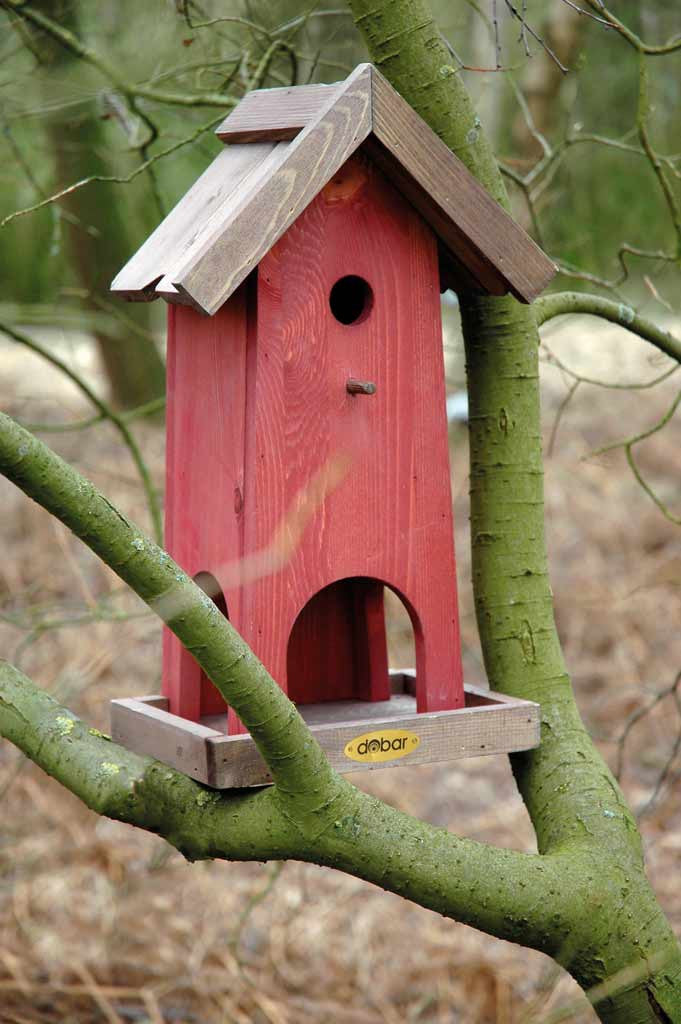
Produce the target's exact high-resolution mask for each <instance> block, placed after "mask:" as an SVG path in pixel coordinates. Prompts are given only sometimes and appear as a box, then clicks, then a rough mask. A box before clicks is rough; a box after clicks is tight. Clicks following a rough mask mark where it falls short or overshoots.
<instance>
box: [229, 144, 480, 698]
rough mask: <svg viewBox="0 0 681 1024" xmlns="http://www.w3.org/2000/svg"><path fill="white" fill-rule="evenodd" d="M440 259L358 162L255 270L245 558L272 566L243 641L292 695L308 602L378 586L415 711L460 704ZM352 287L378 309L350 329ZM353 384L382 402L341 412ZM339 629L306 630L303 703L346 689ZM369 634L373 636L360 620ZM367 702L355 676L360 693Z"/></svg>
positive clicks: (405, 207)
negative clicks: (296, 636) (338, 306)
mask: <svg viewBox="0 0 681 1024" xmlns="http://www.w3.org/2000/svg"><path fill="white" fill-rule="evenodd" d="M437 260H438V256H437V242H436V239H435V236H434V235H433V233H432V231H431V230H430V228H429V227H428V226H427V225H426V224H425V223H424V221H423V220H422V219H421V218H420V217H419V216H418V214H417V213H416V212H415V211H414V210H413V209H412V208H411V207H410V206H409V204H408V203H407V202H406V201H405V200H404V199H403V198H402V196H401V195H399V193H398V192H397V191H396V190H395V189H394V188H393V187H392V185H391V183H390V182H389V181H387V180H386V179H385V178H384V176H383V175H382V174H381V172H380V171H378V170H377V169H376V168H375V167H373V165H372V164H371V162H370V161H368V160H367V159H366V158H365V157H361V156H355V157H353V158H352V160H350V161H348V162H347V163H346V164H345V165H344V166H343V168H342V169H341V170H340V171H339V172H338V174H337V175H336V176H335V177H334V178H333V179H332V180H331V181H330V182H329V184H328V186H327V187H326V188H325V189H323V190H322V192H321V193H320V195H318V196H317V198H316V199H315V200H314V201H313V202H312V203H310V204H309V205H308V207H307V209H306V210H305V211H304V213H303V214H302V215H301V216H300V217H299V218H298V219H297V221H296V222H295V224H293V225H292V226H291V228H290V229H289V230H288V231H287V232H286V234H285V235H284V236H283V237H282V238H281V239H280V241H279V242H278V243H277V245H275V246H274V247H273V248H272V249H271V250H270V252H269V253H268V254H267V256H266V257H265V258H264V259H263V261H262V262H261V264H260V268H259V272H258V302H257V305H258V313H257V343H256V346H255V348H254V364H253V370H252V373H251V372H250V371H249V387H252V388H253V397H252V399H251V398H249V400H248V408H249V410H250V411H249V416H248V417H247V426H246V430H247V439H246V463H245V471H244V472H245V477H246V480H247V482H248V483H247V494H246V508H245V515H244V523H245V534H244V551H245V554H246V557H248V556H249V553H255V552H261V553H265V560H264V561H262V562H261V566H260V567H261V572H260V573H259V575H258V577H257V578H255V579H254V580H253V582H252V584H251V585H249V586H248V587H247V588H244V591H243V604H242V612H241V618H240V621H239V624H237V623H236V622H235V623H234V624H235V626H236V627H237V628H238V629H239V632H240V633H241V634H242V635H243V636H244V639H245V640H246V641H247V643H249V644H250V646H251V647H253V649H254V650H255V651H256V653H257V654H258V657H259V658H260V659H261V660H262V661H263V663H264V664H265V666H266V667H267V669H268V670H269V671H270V673H271V674H272V675H273V677H274V678H275V679H276V680H277V682H279V683H280V685H281V686H282V687H283V688H284V689H287V688H288V683H287V680H288V675H289V667H288V655H289V652H288V642H289V636H290V635H291V631H292V630H293V628H294V623H295V621H296V619H297V617H298V616H299V615H300V614H301V612H303V610H304V609H305V608H306V606H307V605H308V602H310V601H311V600H313V599H315V601H319V600H320V598H319V597H317V596H316V595H318V594H319V592H320V590H322V589H323V588H324V587H326V586H329V585H331V584H335V583H337V582H338V581H357V580H359V579H368V580H371V581H376V582H378V583H379V584H385V585H387V586H389V587H391V588H392V589H393V590H395V592H396V593H397V594H398V595H399V596H400V597H401V599H402V600H403V602H404V603H405V605H406V606H407V609H408V611H409V613H410V615H411V618H412V624H413V627H414V633H415V643H416V653H417V669H418V676H419V691H418V703H419V710H421V711H426V710H441V709H444V708H453V707H456V706H458V705H459V704H461V702H462V700H463V690H462V679H461V662H460V652H459V635H458V613H457V595H456V583H455V580H456V574H455V559H454V542H453V525H452V513H451V490H450V483H449V451H448V439H447V424H446V413H445V390H444V367H443V358H442V342H441V321H440V297H439V288H438V262H437ZM350 275H353V276H356V277H359V278H360V279H362V280H363V281H364V282H366V283H367V285H368V286H369V289H370V294H371V299H370V300H369V301H368V305H367V308H366V309H365V312H364V314H363V315H361V316H360V317H359V319H358V320H357V321H356V322H355V323H351V324H349V325H348V324H344V323H340V322H338V320H337V319H336V318H335V317H334V315H333V313H332V312H331V309H330V304H329V296H330V293H331V290H332V288H333V286H334V284H335V283H336V282H338V281H339V280H340V279H342V278H345V277H347V276H350ZM349 378H357V379H360V380H370V381H373V382H375V383H376V393H375V394H374V395H371V396H368V395H349V394H348V393H347V390H346V382H347V380H348V379H349ZM308 612H309V609H308ZM326 612H327V613H330V609H328V608H327V609H326ZM310 614H311V613H310ZM333 614H334V623H335V625H334V628H333V629H331V630H329V631H328V632H325V631H324V627H323V626H322V625H321V622H320V620H317V622H316V624H315V622H314V621H313V622H312V623H308V626H307V630H306V637H307V639H306V642H305V643H303V644H301V646H300V654H299V665H301V669H300V672H301V674H300V679H301V684H302V685H303V686H304V693H305V699H307V700H309V699H310V696H309V690H308V687H309V686H311V687H313V688H315V687H316V689H317V691H318V692H319V687H320V686H322V685H324V686H325V685H326V682H327V681H329V682H330V683H331V684H332V685H333V686H335V685H336V682H337V683H338V685H339V686H343V685H347V682H346V683H343V682H342V672H341V670H338V671H335V670H333V668H332V667H331V663H332V662H333V661H334V660H337V661H338V662H341V663H342V664H345V665H346V668H345V669H344V671H347V662H346V660H345V659H350V658H352V657H356V655H357V646H356V644H357V641H356V644H355V648H354V654H350V653H349V652H348V649H347V648H348V645H349V643H350V641H349V639H348V638H349V636H350V627H349V625H346V626H343V623H342V621H341V619H342V609H341V608H340V607H338V608H336V609H335V611H334V613H333ZM322 618H323V616H322ZM233 621H234V620H233ZM360 621H362V622H363V625H362V627H361V628H362V629H364V630H365V631H366V632H367V636H368V635H369V632H370V629H371V628H372V627H371V625H370V622H369V618H368V608H365V613H364V616H363V619H362V620H360ZM334 637H336V638H337V639H336V640H335V641H334ZM381 637H382V633H381ZM376 639H377V643H376V644H372V645H371V650H369V648H368V647H367V650H366V654H365V656H364V659H363V662H364V664H365V665H366V664H368V661H369V659H370V657H374V655H375V660H374V664H375V666H376V668H375V673H376V674H375V675H374V676H373V677H372V680H371V682H370V683H368V684H367V685H366V692H367V693H373V692H374V688H375V687H379V683H378V677H379V676H378V673H379V672H380V670H379V668H378V665H379V661H380V657H381V656H380V655H379V654H378V649H379V646H380V644H381V643H384V640H382V639H381V638H379V637H377V638H376ZM382 657H383V658H385V655H383V656H382ZM305 659H307V662H306V663H305ZM315 663H316V664H315ZM383 664H385V661H383ZM313 665H315V667H314V668H313ZM314 671H317V673H318V681H317V682H316V684H314V683H313V681H312V679H311V678H310V673H311V672H314ZM292 678H294V679H296V680H297V679H298V675H297V673H293V674H292ZM334 680H335V681H336V682H334ZM295 685H296V686H298V685H299V683H298V682H296V684H295ZM364 685H365V684H363V683H361V682H360V674H356V675H355V676H354V681H353V687H355V686H356V687H357V688H358V689H356V690H355V691H354V692H355V693H358V692H359V691H361V689H362V687H363V686H364ZM382 685H384V684H382ZM375 692H376V693H377V694H378V692H379V691H378V689H376V690H375ZM346 696H350V694H346ZM299 699H300V695H299ZM317 699H319V698H317Z"/></svg>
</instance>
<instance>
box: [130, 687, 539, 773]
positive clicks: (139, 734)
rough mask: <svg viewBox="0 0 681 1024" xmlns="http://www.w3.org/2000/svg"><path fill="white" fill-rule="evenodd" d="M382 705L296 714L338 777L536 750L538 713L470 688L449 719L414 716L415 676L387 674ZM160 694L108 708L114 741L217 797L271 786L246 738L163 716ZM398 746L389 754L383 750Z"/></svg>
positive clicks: (210, 720)
mask: <svg viewBox="0 0 681 1024" xmlns="http://www.w3.org/2000/svg"><path fill="white" fill-rule="evenodd" d="M390 681H391V688H392V698H391V700H389V701H374V702H368V701H327V702H325V703H321V704H306V705H303V706H301V707H300V708H299V710H300V713H301V714H302V716H303V718H304V719H305V721H306V722H307V723H308V725H309V726H310V730H311V731H312V733H313V735H314V737H315V739H316V740H317V742H318V743H319V744H320V746H321V747H322V749H323V750H324V752H325V754H326V755H327V757H328V759H329V761H330V763H331V765H332V767H333V768H335V769H336V771H338V772H340V773H341V774H343V775H345V774H347V773H348V772H356V771H366V770H367V769H369V770H372V769H376V768H391V767H393V766H394V765H396V764H398V763H399V764H401V765H408V764H434V763H436V762H438V761H452V760H456V759H458V758H462V757H476V756H483V755H485V754H502V753H510V752H513V751H518V750H527V749H529V748H531V747H536V746H538V745H539V705H538V704H535V703H534V702H532V701H528V700H517V699H515V698H513V697H506V696H504V695H503V694H501V693H494V692H493V691H491V690H484V689H482V688H481V687H477V686H469V685H466V686H465V698H466V703H465V706H464V707H463V708H459V709H457V710H456V711H436V712H433V713H432V714H428V713H421V714H417V712H416V697H415V673H414V672H413V671H400V672H391V673H390ZM167 707H168V698H167V697H161V696H153V697H139V698H133V699H124V700H114V701H112V702H111V732H112V736H113V739H114V740H115V741H116V742H117V743H121V744H123V745H124V746H126V747H128V748H129V749H130V750H134V751H135V752H136V753H138V754H146V755H148V756H150V757H155V758H157V759H158V760H159V761H163V762H164V763H165V764H168V765H170V766H171V767H172V768H177V769H178V771H181V772H183V773H184V774H185V775H189V776H190V777H191V778H193V779H196V780H197V782H203V783H204V784H205V785H207V786H212V787H213V788H214V789H232V788H239V787H243V786H261V785H263V784H265V783H269V782H271V781H272V776H271V775H270V773H269V771H268V769H267V766H266V765H265V762H264V761H263V759H262V758H261V756H260V754H259V752H258V749H257V747H256V745H255V743H254V742H253V740H252V739H251V737H250V736H249V735H248V734H243V733H242V734H236V735H232V736H228V735H226V732H225V729H226V722H227V716H226V715H224V714H223V715H208V716H206V717H204V718H202V719H201V720H200V721H199V722H191V721H189V720H187V719H184V718H180V717H179V716H178V715H171V714H170V713H169V712H168V711H167ZM393 743H397V747H396V749H395V751H394V753H393V750H391V749H386V744H391V745H392V744H393Z"/></svg>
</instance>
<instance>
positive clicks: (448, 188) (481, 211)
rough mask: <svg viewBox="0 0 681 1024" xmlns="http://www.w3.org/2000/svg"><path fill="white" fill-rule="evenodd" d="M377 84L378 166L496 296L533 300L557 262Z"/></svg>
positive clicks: (374, 149) (376, 75)
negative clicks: (508, 294) (509, 293)
mask: <svg viewBox="0 0 681 1024" xmlns="http://www.w3.org/2000/svg"><path fill="white" fill-rule="evenodd" d="M372 85H373V88H372V93H373V110H372V123H373V136H372V140H371V142H370V144H369V148H370V152H371V154H372V156H373V157H374V159H375V160H376V161H377V163H378V164H379V166H381V167H382V168H383V170H384V171H385V173H386V174H387V175H388V176H389V177H390V178H391V179H392V181H393V182H394V184H396V185H397V187H398V188H399V189H400V190H401V191H402V192H403V193H404V194H405V195H406V197H407V198H408V199H409V201H410V202H411V203H413V205H414V206H415V207H416V209H417V210H419V212H420V213H421V215H422V216H423V217H424V218H425V219H426V220H427V221H428V223H429V224H430V225H431V227H432V228H433V230H434V231H435V232H436V233H437V234H438V236H439V237H440V239H441V240H442V242H443V243H444V244H445V246H446V248H448V249H449V250H450V251H451V252H452V253H453V255H454V256H455V257H456V258H457V259H458V260H459V261H460V262H461V263H463V264H464V266H465V267H466V269H467V270H468V272H469V273H472V274H473V275H474V277H476V278H477V279H478V280H479V281H480V282H481V283H482V285H483V286H484V287H485V288H486V289H487V290H488V291H489V292H490V293H491V294H503V292H505V291H508V290H510V291H511V292H512V294H513V295H515V297H516V298H518V299H520V300H521V301H522V302H532V301H533V299H535V298H536V297H537V295H538V294H539V293H540V292H541V291H543V289H544V288H545V287H546V285H547V284H548V283H549V281H550V280H551V278H552V277H553V276H554V275H555V272H556V268H555V266H554V265H553V263H552V262H551V260H550V259H549V258H548V257H547V256H546V255H545V253H543V252H542V250H541V249H540V248H539V246H537V245H535V243H534V242H533V241H532V239H531V238H530V237H529V236H528V235H527V234H526V233H525V232H524V231H523V230H522V228H520V227H519V226H518V225H517V224H516V223H515V221H514V220H513V218H512V217H510V216H509V215H508V214H507V213H506V211H505V210H504V209H503V208H502V207H501V206H500V205H499V204H498V203H497V202H496V201H495V200H494V199H493V198H492V197H491V196H490V195H489V193H488V192H487V191H486V190H485V189H484V188H483V187H482V185H480V183H479V182H478V181H476V179H475V178H474V177H473V175H472V174H471V173H470V172H469V171H468V170H467V168H466V167H465V166H464V165H463V164H462V162H461V161H460V160H459V159H458V157H456V156H455V155H454V154H453V153H452V152H451V150H450V149H448V147H447V146H446V145H445V144H444V142H442V140H441V139H439V138H438V136H437V135H435V133H434V132H433V131H432V130H431V129H430V128H429V127H428V125H427V124H426V123H425V121H423V120H422V119H421V118H420V117H419V116H418V114H417V113H416V112H415V111H414V110H413V109H412V108H411V107H410V106H409V104H408V103H407V102H406V101H405V100H404V99H402V97H401V96H400V95H399V93H397V92H396V91H395V90H394V89H393V88H392V86H391V85H389V83H388V82H387V81H386V79H385V78H384V77H383V76H382V75H381V74H380V72H378V71H377V70H376V69H375V68H373V69H372ZM376 143H378V145H377V144H376Z"/></svg>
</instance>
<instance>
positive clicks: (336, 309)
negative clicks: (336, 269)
mask: <svg viewBox="0 0 681 1024" xmlns="http://www.w3.org/2000/svg"><path fill="white" fill-rule="evenodd" d="M373 301H374V294H373V292H372V290H371V287H370V285H369V284H368V282H367V281H365V280H364V278H363V277H358V276H357V275H356V274H348V275H347V277H341V279H340V280H339V281H336V283H335V285H334V286H333V288H332V289H331V294H330V295H329V306H330V307H331V312H332V313H333V315H334V316H335V318H336V320H338V322H339V323H341V324H356V323H359V322H360V321H361V320H364V319H365V318H366V317H367V316H368V315H369V312H370V310H371V307H372V305H373Z"/></svg>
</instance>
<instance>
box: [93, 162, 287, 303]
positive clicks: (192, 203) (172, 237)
mask: <svg viewBox="0 0 681 1024" xmlns="http://www.w3.org/2000/svg"><path fill="white" fill-rule="evenodd" d="M273 148H274V144H273V143H259V144H257V145H250V146H230V147H228V148H227V149H225V150H223V151H222V152H221V153H219V154H218V155H217V157H216V158H215V160H214V161H213V162H212V163H211V164H210V165H209V166H208V167H207V168H206V170H205V171H204V172H203V174H202V175H201V177H200V178H199V179H198V180H197V181H196V182H195V183H194V184H193V185H192V187H191V188H190V189H189V191H188V192H187V193H185V195H184V196H183V197H182V199H180V201H179V203H177V204H176V206H174V207H173V209H172V210H171V211H170V213H169V214H168V216H167V217H166V218H165V220H163V221H162V222H161V223H160V224H159V226H158V227H157V228H156V230H155V231H154V232H153V233H152V234H151V235H150V236H149V238H148V239H147V240H146V242H145V243H144V245H143V246H142V247H141V248H140V249H138V250H137V252H136V253H135V255H134V256H133V257H132V259H131V260H129V261H128V262H127V263H126V265H125V266H124V267H123V269H122V270H121V271H120V272H119V273H118V274H117V275H116V277H115V278H114V280H113V282H112V284H111V291H112V292H114V293H115V294H116V295H121V296H123V297H124V298H128V299H137V300H147V301H151V300H153V299H155V298H158V294H157V292H155V291H154V285H155V284H156V282H157V281H159V279H160V278H163V277H164V276H165V275H166V274H167V273H168V271H169V270H170V269H172V267H173V266H174V265H175V264H176V263H177V261H178V259H181V258H182V256H183V255H184V253H185V252H186V251H187V250H188V249H189V248H190V247H191V245H192V244H193V242H194V239H195V236H196V232H197V227H198V226H200V225H203V224H204V223H205V222H206V221H207V220H208V221H209V220H210V218H211V216H212V215H213V214H214V213H215V211H218V210H220V209H221V208H222V206H223V205H224V204H225V202H226V201H227V200H228V199H229V198H230V196H232V195H233V194H234V192H235V191H236V189H237V188H238V187H239V186H240V185H242V183H243V182H244V180H245V179H247V178H248V175H249V174H250V173H251V172H252V171H253V170H254V169H256V168H257V167H259V166H260V165H261V164H262V163H263V162H264V160H265V158H266V157H267V156H268V155H269V154H270V153H271V151H272V149H273ZM164 294H165V293H164ZM167 297H168V298H171V299H173V298H174V301H178V296H177V295H175V296H173V295H172V294H171V295H168V296H167Z"/></svg>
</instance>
